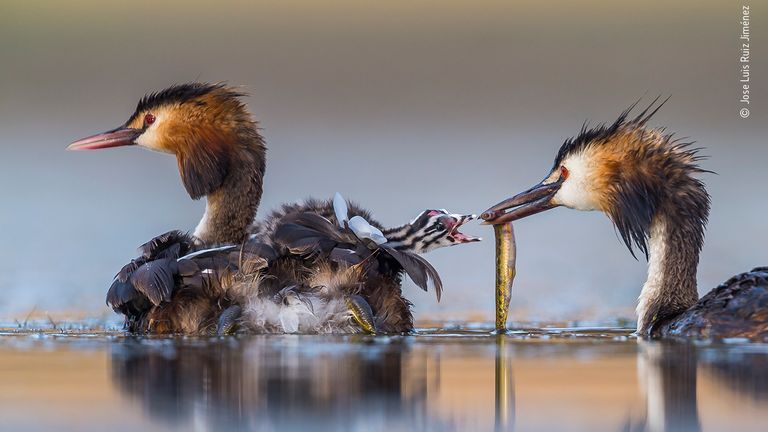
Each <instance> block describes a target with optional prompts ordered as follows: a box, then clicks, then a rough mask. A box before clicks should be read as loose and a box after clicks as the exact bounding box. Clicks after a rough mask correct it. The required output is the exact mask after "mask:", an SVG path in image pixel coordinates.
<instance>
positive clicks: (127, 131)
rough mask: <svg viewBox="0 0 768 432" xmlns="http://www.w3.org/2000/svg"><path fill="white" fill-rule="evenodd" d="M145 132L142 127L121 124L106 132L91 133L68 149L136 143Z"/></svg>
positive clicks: (97, 147)
mask: <svg viewBox="0 0 768 432" xmlns="http://www.w3.org/2000/svg"><path fill="white" fill-rule="evenodd" d="M142 132H143V130H142V129H132V128H128V127H124V126H121V127H119V128H117V129H112V130H111V131H107V132H104V133H100V134H96V135H91V136H89V137H86V138H83V139H79V140H77V141H75V142H73V143H72V144H70V145H69V147H67V150H97V149H103V148H109V147H120V146H127V145H134V144H135V142H134V141H135V140H136V138H138V137H139V135H141V134H142Z"/></svg>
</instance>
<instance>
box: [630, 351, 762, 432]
mask: <svg viewBox="0 0 768 432" xmlns="http://www.w3.org/2000/svg"><path fill="white" fill-rule="evenodd" d="M639 343H640V350H639V352H638V378H639V381H640V384H641V389H642V390H643V391H644V393H645V400H646V413H645V418H644V419H642V420H641V421H639V422H637V423H636V424H634V425H632V427H627V428H625V429H626V430H632V431H635V430H637V431H641V430H644V431H652V432H657V431H681V432H698V431H701V430H702V427H701V421H700V418H699V412H698V403H697V402H698V401H697V380H698V377H699V376H704V377H706V378H709V379H711V380H713V381H714V382H715V383H716V384H717V387H718V388H721V387H722V388H726V389H730V390H731V391H733V392H734V393H735V394H737V395H740V396H741V397H744V398H746V399H750V400H767V399H768V352H767V351H766V350H765V349H764V348H761V347H760V346H757V347H755V346H754V345H753V346H749V345H747V346H742V347H727V346H725V347H724V346H720V345H716V346H697V345H693V344H690V343H675V342H648V341H639ZM700 372H701V373H700Z"/></svg>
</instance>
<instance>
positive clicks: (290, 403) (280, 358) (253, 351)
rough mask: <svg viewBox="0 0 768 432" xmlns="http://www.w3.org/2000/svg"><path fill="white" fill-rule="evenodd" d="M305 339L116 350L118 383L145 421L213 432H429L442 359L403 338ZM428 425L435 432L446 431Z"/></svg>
mask: <svg viewBox="0 0 768 432" xmlns="http://www.w3.org/2000/svg"><path fill="white" fill-rule="evenodd" d="M302 339H303V338H302V337H300V336H297V337H287V338H280V339H278V340H277V341H274V342H273V341H270V340H269V339H259V338H257V339H254V340H249V341H247V342H245V341H239V340H234V339H233V340H224V341H215V342H213V343H211V344H209V343H203V342H202V341H196V342H195V341H193V342H181V343H178V344H162V343H161V344H154V343H147V342H146V341H140V340H137V341H135V342H133V343H126V344H123V345H118V346H115V347H114V348H113V350H112V376H113V379H114V381H115V382H116V383H117V385H118V386H119V388H120V389H121V390H122V391H123V392H125V393H126V394H129V395H130V396H132V397H133V398H135V399H138V400H140V401H141V403H142V404H143V405H144V407H145V409H146V410H147V412H148V413H149V414H150V415H151V416H153V417H155V418H158V419H162V420H164V421H168V422H170V423H173V424H174V425H179V424H184V423H186V422H189V421H190V420H191V421H194V422H198V423H203V424H204V425H205V426H207V427H208V428H210V429H214V430H216V429H220V428H227V429H242V428H249V429H250V428H258V429H259V430H304V429H307V428H311V429H312V430H319V429H322V430H352V429H359V428H360V427H364V428H372V429H374V430H378V429H380V427H381V426H382V425H384V424H386V425H387V426H388V427H394V428H396V429H401V428H402V429H407V428H408V425H420V424H421V425H424V424H425V416H426V398H427V390H428V387H429V384H430V383H429V382H428V380H427V374H426V368H427V367H428V366H429V365H430V364H432V363H434V362H436V361H438V359H437V356H436V355H430V354H429V353H427V352H420V353H417V354H416V355H414V353H412V352H410V349H409V347H408V343H407V342H406V341H404V340H403V339H393V340H388V341H386V342H384V343H382V342H381V341H376V340H373V339H371V340H359V341H354V342H356V343H349V342H344V341H326V343H322V344H317V343H309V344H307V343H302ZM436 421H437V422H439V420H438V419H430V420H429V423H430V425H433V426H436V427H437V426H439V427H437V428H439V429H444V428H445V427H444V426H448V425H439V424H437V423H435V422H436Z"/></svg>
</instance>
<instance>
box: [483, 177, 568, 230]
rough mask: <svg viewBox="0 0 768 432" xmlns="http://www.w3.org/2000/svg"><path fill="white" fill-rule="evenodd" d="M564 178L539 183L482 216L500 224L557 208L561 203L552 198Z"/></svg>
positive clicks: (490, 221)
mask: <svg viewBox="0 0 768 432" xmlns="http://www.w3.org/2000/svg"><path fill="white" fill-rule="evenodd" d="M564 180H565V179H564V178H562V177H561V178H560V179H558V180H557V181H555V182H552V183H539V184H537V185H536V186H534V187H532V188H530V189H528V190H526V191H524V192H520V193H519V194H517V195H515V196H513V197H512V198H508V199H506V200H504V201H502V202H500V203H498V204H496V205H495V206H493V207H491V208H489V209H488V210H486V211H484V212H483V214H481V215H480V217H481V218H482V219H483V221H484V222H485V223H486V224H490V225H498V224H503V223H507V222H512V221H515V220H518V219H522V218H524V217H527V216H531V215H534V214H536V213H541V212H543V211H545V210H549V209H551V208H555V207H557V206H558V205H559V204H555V203H553V202H552V198H553V197H554V196H555V194H556V193H557V191H558V190H559V189H560V186H561V185H562V184H563V181H564ZM509 209H511V210H510V211H508V212H506V213H504V211H505V210H509Z"/></svg>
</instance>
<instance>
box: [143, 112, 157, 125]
mask: <svg viewBox="0 0 768 432" xmlns="http://www.w3.org/2000/svg"><path fill="white" fill-rule="evenodd" d="M154 122H155V116H154V115H152V114H151V113H147V115H145V116H144V126H149V125H151V124H152V123H154Z"/></svg>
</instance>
